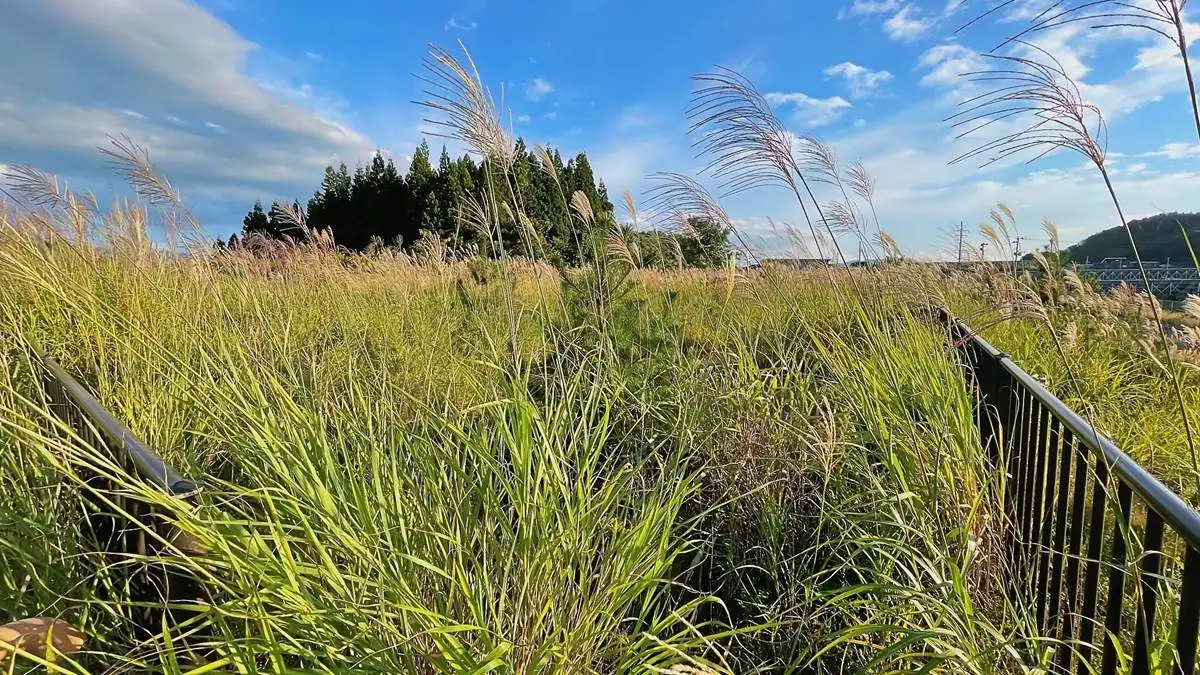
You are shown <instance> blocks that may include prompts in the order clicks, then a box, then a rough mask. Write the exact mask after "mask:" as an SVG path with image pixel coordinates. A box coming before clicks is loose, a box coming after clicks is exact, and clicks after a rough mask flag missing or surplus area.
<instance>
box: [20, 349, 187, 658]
mask: <svg viewBox="0 0 1200 675" xmlns="http://www.w3.org/2000/svg"><path fill="white" fill-rule="evenodd" d="M40 363H41V365H42V367H43V373H42V386H43V391H44V393H45V397H46V400H47V403H48V406H49V409H50V412H51V414H52V415H53V416H54V417H55V418H57V419H58V420H59V421H60V422H62V424H63V425H65V426H66V427H67V428H69V429H70V430H71V431H72V433H73V434H74V435H75V436H77V437H78V438H79V440H80V441H81V442H82V443H83V444H84V445H85V446H87V447H90V448H92V449H94V450H97V451H99V452H101V453H103V455H104V456H106V457H107V458H108V459H110V460H111V461H112V462H113V463H114V464H116V465H117V466H118V467H120V468H121V470H122V471H124V472H126V473H128V475H130V476H131V477H135V478H136V479H138V480H141V481H144V482H145V483H146V484H148V485H149V486H151V487H152V488H154V489H155V490H156V491H158V492H160V493H161V494H163V495H166V496H168V497H170V498H174V499H182V500H187V501H191V500H193V499H194V498H195V496H196V494H197V493H198V492H199V490H200V488H199V486H198V485H197V484H196V483H195V482H194V481H191V480H189V479H186V478H183V477H181V476H180V475H179V474H178V473H176V472H175V470H174V469H172V468H171V467H169V466H167V465H166V464H165V463H164V462H163V461H162V459H161V458H160V457H159V456H158V455H157V454H155V453H154V452H152V451H150V449H149V448H147V447H145V446H144V445H143V444H142V443H141V441H139V440H138V439H137V438H136V437H134V435H133V434H132V433H131V432H130V431H129V430H128V429H126V428H125V427H124V425H122V424H120V423H119V422H117V421H116V420H115V419H114V418H113V417H112V416H111V415H109V414H108V412H107V411H105V410H104V408H103V407H101V406H100V404H99V403H98V402H97V401H96V400H95V398H93V397H92V395H91V394H90V393H89V392H88V391H87V390H86V389H85V388H84V387H83V386H82V385H80V384H79V383H78V382H77V381H76V380H75V379H74V378H72V377H71V376H70V375H69V374H68V373H67V372H66V371H65V370H64V369H63V368H62V366H61V365H59V364H58V362H57V361H55V360H54V359H53V358H50V357H48V356H46V357H42V358H41V360H40ZM80 474H81V478H82V479H83V487H84V495H83V496H84V498H85V499H86V500H87V502H88V503H89V504H90V505H91V508H90V509H89V513H88V515H87V516H86V517H85V519H84V521H83V522H82V523H81V526H82V528H83V530H84V538H85V540H87V541H90V542H91V545H92V546H93V547H94V548H95V552H96V553H97V554H99V555H101V556H102V558H103V560H104V566H105V568H106V569H107V570H108V572H109V573H112V572H113V571H114V570H119V571H121V572H122V577H123V578H122V579H121V581H122V583H123V585H126V586H127V588H128V592H129V600H130V601H131V602H132V603H135V605H143V606H142V607H140V608H136V609H135V613H136V614H137V617H136V618H135V621H134V624H135V627H136V628H137V630H138V631H139V632H140V633H141V635H139V636H138V637H139V638H140V639H144V638H145V637H147V636H150V635H155V634H159V633H161V631H162V622H163V620H164V618H166V619H168V621H170V622H172V623H174V622H176V621H177V620H178V619H181V618H182V617H176V616H173V614H174V612H173V611H172V609H171V607H170V605H171V604H173V603H175V602H178V601H190V602H195V601H196V600H198V599H199V597H198V596H199V590H200V585H199V584H198V583H197V582H196V580H195V579H194V578H192V577H191V576H190V575H188V574H185V573H182V572H181V571H180V570H179V569H178V568H177V566H174V565H171V564H169V563H168V562H166V561H162V562H155V563H149V564H142V565H138V566H137V567H136V568H135V567H132V566H131V565H129V564H128V561H129V559H130V557H131V556H137V557H142V558H165V557H167V556H168V554H169V553H170V551H169V550H168V546H167V545H165V544H164V543H163V542H173V541H175V540H176V539H177V536H176V535H177V532H176V528H175V526H174V525H173V524H172V523H171V522H170V521H169V520H168V519H167V518H166V517H165V515H166V514H162V513H159V512H158V510H157V509H155V508H154V507H153V505H152V504H150V503H147V502H144V501H142V500H138V499H136V498H133V497H132V496H130V495H129V494H128V490H122V489H115V487H114V486H113V485H111V484H110V483H109V481H108V480H107V479H105V478H104V477H103V476H102V475H101V474H100V473H99V472H97V471H93V470H90V469H86V468H84V469H81V470H80ZM110 502H111V503H112V504H113V505H114V506H115V508H113V507H111V506H109V503H110ZM121 512H124V514H128V517H125V516H124V515H122V514H121ZM148 531H149V532H152V533H153V536H148ZM130 570H132V571H130Z"/></svg>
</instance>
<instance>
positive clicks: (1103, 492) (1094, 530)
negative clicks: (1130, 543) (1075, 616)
mask: <svg viewBox="0 0 1200 675" xmlns="http://www.w3.org/2000/svg"><path fill="white" fill-rule="evenodd" d="M1093 476H1094V480H1093V481H1092V513H1091V517H1090V518H1089V519H1088V529H1090V530H1091V536H1090V537H1088V548H1087V558H1085V559H1084V562H1085V563H1086V564H1087V567H1086V568H1085V570H1084V575H1083V605H1082V607H1081V608H1080V612H1079V649H1080V651H1081V652H1082V651H1085V650H1086V653H1083V654H1081V657H1082V659H1083V661H1084V662H1085V663H1086V662H1090V661H1091V658H1092V656H1091V655H1092V653H1093V652H1094V651H1095V644H1094V643H1093V642H1092V638H1093V636H1094V635H1095V630H1096V604H1097V603H1096V590H1097V588H1098V586H1099V583H1100V551H1101V548H1102V545H1103V544H1104V506H1105V504H1107V503H1108V491H1107V486H1108V465H1107V464H1105V463H1104V460H1103V459H1097V461H1096V464H1095V469H1094V470H1093Z"/></svg>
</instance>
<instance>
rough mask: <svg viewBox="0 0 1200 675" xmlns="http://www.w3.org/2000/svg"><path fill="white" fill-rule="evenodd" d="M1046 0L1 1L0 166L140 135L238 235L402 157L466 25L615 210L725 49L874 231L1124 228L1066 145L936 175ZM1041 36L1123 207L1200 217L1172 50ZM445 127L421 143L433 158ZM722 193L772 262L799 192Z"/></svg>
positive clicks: (1134, 35)
mask: <svg viewBox="0 0 1200 675" xmlns="http://www.w3.org/2000/svg"><path fill="white" fill-rule="evenodd" d="M1046 1H1047V0H1021V1H1020V2H1018V3H1015V4H1014V5H1013V6H1012V7H1011V8H1010V10H1009V11H1008V12H1007V13H1006V14H1002V15H998V16H997V21H993V22H989V23H988V24H986V25H981V26H979V27H976V28H973V29H972V30H970V31H967V32H965V33H963V34H960V35H955V34H954V29H955V28H957V27H958V26H959V25H961V23H962V21H963V19H964V18H965V17H966V16H969V15H971V14H973V13H975V12H976V11H977V10H976V9H970V8H968V9H965V10H959V11H955V10H954V5H956V4H957V2H955V1H954V0H951V2H949V4H948V2H947V0H820V1H817V0H739V1H738V2H733V3H731V2H728V1H722V2H700V1H688V2H684V1H682V0H655V1H653V2H647V1H645V0H643V1H641V2H634V1H632V0H560V1H559V2H546V1H542V2H535V1H533V0H509V1H505V2H502V1H501V0H449V1H446V2H421V3H416V2H384V1H383V0H374V1H368V0H344V1H342V2H339V3H336V5H331V4H330V3H328V2H319V1H317V0H287V1H284V0H201V1H199V2H192V1H189V0H5V1H4V2H3V3H0V59H2V60H0V62H3V63H5V64H7V67H6V68H4V69H3V71H2V72H0V166H2V165H17V164H32V165H35V166H38V167H40V168H42V169H44V170H47V171H51V172H54V173H57V174H59V175H61V176H63V177H64V178H66V179H67V180H68V181H69V182H70V184H71V185H72V186H73V187H76V188H86V189H91V190H94V191H95V192H96V193H97V194H98V195H99V196H101V197H104V196H106V195H112V194H114V193H115V192H117V191H118V190H120V188H119V186H118V185H117V181H116V179H115V177H114V176H113V175H112V174H111V172H110V171H109V170H108V169H107V168H106V166H105V163H104V161H103V158H102V157H101V156H100V154H99V153H98V152H97V151H96V149H95V148H96V147H97V146H99V145H103V144H105V143H106V137H107V136H108V135H110V134H119V133H128V134H129V135H130V136H131V137H132V138H133V139H134V140H136V141H137V142H139V143H141V144H142V145H144V146H146V147H148V148H149V150H150V153H151V157H152V158H153V159H154V161H155V163H156V164H157V165H158V167H159V168H160V169H161V170H162V171H163V173H165V174H166V175H167V176H168V177H169V178H170V179H171V180H172V181H173V182H174V183H175V184H176V185H177V186H178V187H179V189H180V191H181V192H182V194H183V197H184V199H185V201H186V202H187V203H188V204H189V206H190V207H191V209H192V210H193V212H194V213H195V214H196V215H197V216H198V217H199V218H200V219H201V220H202V221H203V222H204V223H205V225H206V227H207V228H208V229H209V230H210V232H211V233H213V234H215V235H227V234H228V233H230V232H232V231H233V230H234V229H236V228H239V227H240V220H241V217H242V215H243V214H244V213H245V211H246V210H247V208H248V207H249V205H250V204H252V203H253V201H254V200H255V199H256V198H261V199H263V200H264V201H265V202H269V201H271V200H272V199H287V200H290V199H292V198H299V199H301V201H304V200H305V199H306V198H307V197H308V196H310V195H311V194H312V191H313V190H314V189H315V187H316V186H317V184H318V183H319V181H320V178H321V173H322V169H323V167H324V166H325V165H326V164H329V163H335V162H338V161H345V162H347V163H348V164H351V165H353V164H354V163H355V162H357V161H360V160H363V159H365V158H366V157H367V156H368V155H369V154H370V153H371V152H372V151H374V150H375V149H377V148H378V149H381V150H383V151H384V152H387V153H389V154H391V155H392V156H394V157H396V158H397V160H398V161H399V162H400V163H401V164H402V165H403V164H406V163H407V156H408V155H409V154H410V153H411V152H412V149H413V147H414V146H415V145H416V144H417V143H419V142H420V140H421V139H422V137H423V136H424V135H425V134H426V133H427V132H428V131H429V126H428V125H427V124H426V123H425V122H424V121H423V117H424V116H425V113H424V112H423V110H422V109H421V108H420V107H419V106H417V105H415V104H413V103H412V101H414V100H416V99H420V98H421V97H422V93H421V84H420V82H418V81H417V79H416V78H415V77H414V75H413V74H414V73H416V72H419V71H420V68H421V60H422V58H423V57H424V56H425V54H426V52H427V49H428V44H429V43H431V42H432V43H437V44H439V45H443V46H446V47H455V48H456V42H457V41H458V40H462V41H463V42H464V43H465V45H466V46H467V48H468V49H469V50H470V52H471V54H472V56H473V57H474V59H475V61H476V62H477V64H478V66H479V68H480V70H481V72H482V75H483V78H484V80H485V81H486V82H487V83H488V84H489V85H490V86H491V87H492V88H493V90H494V92H495V93H496V94H497V95H498V96H499V94H500V92H501V91H502V92H503V101H504V106H505V108H506V109H507V110H508V111H509V114H510V115H511V119H512V121H513V126H514V131H515V133H516V134H518V135H521V136H524V137H526V138H527V139H528V140H529V141H530V142H531V143H532V142H536V143H543V144H550V145H553V146H556V147H559V148H560V149H561V150H562V151H563V154H564V155H567V154H568V153H571V154H573V153H575V152H578V151H581V150H584V151H587V152H588V154H589V157H591V159H592V161H593V164H594V165H595V167H596V170H597V172H598V173H599V175H600V176H601V177H602V178H603V179H604V180H605V181H606V182H607V184H608V187H609V191H610V193H611V194H612V195H613V197H614V201H620V200H619V195H620V194H621V193H622V192H623V191H625V190H630V191H632V192H633V193H634V195H635V196H637V195H639V194H641V192H642V191H643V190H644V189H645V187H646V183H645V181H644V177H645V176H646V175H647V174H649V173H651V172H654V171H683V172H689V173H691V172H695V171H696V170H698V169H699V167H700V166H701V165H702V162H700V161H698V160H697V159H696V158H695V157H694V156H693V151H692V149H691V147H690V141H689V139H688V137H687V134H686V128H687V123H686V118H685V112H686V109H687V106H688V99H689V96H690V93H691V87H692V84H691V82H690V80H689V76H690V75H691V74H693V73H696V72H699V71H705V70H709V69H711V68H712V67H713V66H714V65H717V64H721V65H726V66H730V67H733V68H735V69H737V70H739V71H741V72H743V73H744V74H746V75H747V76H748V77H749V78H751V79H752V80H753V81H754V82H755V84H756V85H757V86H758V87H759V88H760V89H761V90H762V91H763V92H764V93H767V94H768V95H769V98H770V99H771V100H772V101H773V102H775V103H776V106H777V112H778V114H779V116H780V117H781V119H783V120H784V121H785V122H786V124H787V125H788V127H789V128H790V129H791V130H792V131H794V132H795V133H796V134H798V135H803V134H806V133H816V134H819V135H821V136H822V137H823V138H825V139H826V140H827V141H829V142H830V143H831V144H832V145H833V146H834V148H835V149H836V150H837V151H838V153H839V156H840V157H841V158H842V159H844V160H846V161H850V160H854V159H862V160H863V161H864V163H865V164H866V166H867V167H868V168H869V169H870V170H871V171H872V172H873V173H874V174H875V179H876V181H877V183H878V185H879V192H878V202H877V206H878V208H879V214H880V219H881V220H882V221H883V224H884V227H885V229H887V230H888V231H889V232H890V233H892V234H893V236H895V238H896V239H897V240H899V242H900V243H901V244H902V246H904V248H906V249H907V250H909V251H910V252H912V253H915V254H922V255H934V254H936V253H937V252H938V251H939V250H940V249H941V248H942V246H943V243H944V240H945V233H946V231H947V230H949V229H950V228H952V227H954V226H956V225H957V224H958V223H959V222H960V221H963V222H965V223H966V224H967V227H968V231H969V235H968V237H969V238H970V239H972V240H978V236H977V235H976V234H975V226H976V225H977V224H978V223H980V222H984V221H985V220H986V219H987V216H988V211H989V209H990V208H991V207H992V206H994V204H995V203H996V202H997V201H1003V202H1005V203H1007V204H1008V205H1009V206H1010V207H1012V208H1013V209H1014V211H1015V212H1016V213H1017V216H1018V218H1019V219H1020V221H1021V225H1022V228H1023V232H1024V233H1025V234H1027V235H1028V237H1029V239H1030V241H1031V242H1033V243H1035V244H1036V243H1037V237H1038V236H1039V232H1038V231H1037V230H1038V224H1039V222H1040V221H1041V219H1042V218H1043V217H1049V218H1052V219H1053V220H1055V221H1056V222H1057V223H1058V224H1059V226H1060V228H1061V229H1062V232H1063V239H1064V240H1066V241H1068V242H1069V241H1074V240H1078V239H1080V238H1082V237H1083V236H1086V235H1087V234H1089V233H1091V232H1094V231H1097V230H1100V229H1103V228H1104V227H1109V226H1111V225H1113V224H1115V222H1116V221H1115V216H1114V215H1113V213H1112V209H1111V207H1110V206H1109V205H1108V204H1107V202H1106V201H1105V200H1106V196H1105V194H1104V192H1103V191H1102V188H1101V187H1100V186H1099V184H1098V183H1097V182H1096V181H1095V179H1094V175H1093V174H1092V173H1091V172H1090V171H1088V170H1087V169H1086V168H1085V167H1084V166H1082V161H1081V159H1080V158H1078V157H1075V156H1068V155H1066V154H1065V153H1061V154H1059V155H1056V156H1052V157H1050V158H1048V159H1046V160H1044V161H1042V162H1039V163H1037V164H1035V165H1033V166H1024V165H1019V164H1009V165H1005V166H996V167H991V168H989V169H986V170H978V169H976V168H975V167H974V166H948V165H947V161H948V160H949V159H950V158H952V157H954V156H955V155H957V154H958V153H959V152H961V150H962V149H963V148H964V144H963V143H962V142H956V141H954V140H953V139H952V138H951V134H950V129H949V127H948V126H947V124H946V123H944V122H943V121H942V120H943V119H944V118H945V117H946V116H948V115H949V114H952V113H953V111H954V107H953V104H954V103H955V102H957V101H958V100H960V99H961V98H962V97H963V96H965V95H968V94H969V93H971V89H970V87H969V85H968V84H967V83H965V82H964V81H963V80H962V78H960V77H958V75H959V74H960V73H962V72H966V71H968V70H971V69H972V68H976V67H978V66H979V64H980V57H979V55H978V51H979V50H981V49H986V48H989V47H991V46H992V45H993V44H994V43H995V42H996V40H997V38H998V37H999V36H1001V35H1004V34H1006V33H1009V32H1012V30H1013V28H1014V27H1015V26H1017V25H1019V24H1018V23H1017V21H1018V20H1019V19H1020V18H1021V17H1020V16H1019V13H1020V12H1027V11H1029V10H1030V9H1031V8H1036V7H1037V6H1039V5H1044V4H1045V2H1046ZM1138 1H1139V2H1146V3H1152V2H1153V1H1154V0H1138ZM970 2H971V3H973V5H974V6H975V7H976V8H978V7H982V6H983V5H984V3H985V2H987V0H970ZM1192 11H1193V12H1195V11H1196V10H1194V9H1193V10H1192ZM1190 18H1191V19H1192V20H1193V21H1195V20H1196V17H1195V16H1194V15H1193V16H1192V17H1190ZM1191 33H1192V36H1200V26H1194V27H1193V28H1192V31H1191ZM1039 41H1040V44H1042V45H1043V46H1045V47H1047V48H1048V49H1050V50H1051V51H1052V52H1053V53H1054V54H1055V55H1056V56H1057V57H1058V58H1059V59H1060V60H1061V61H1062V62H1063V64H1064V66H1065V67H1066V68H1067V69H1068V70H1069V71H1070V72H1071V74H1072V75H1073V76H1075V77H1076V78H1077V79H1078V80H1079V82H1080V84H1081V88H1082V90H1083V94H1084V97H1085V98H1086V99H1087V100H1089V101H1090V102H1093V103H1096V104H1097V105H1099V106H1100V107H1101V108H1102V109H1103V110H1104V112H1105V115H1106V116H1107V117H1108V118H1109V122H1110V140H1109V151H1110V166H1111V169H1112V171H1113V173H1114V175H1115V177H1116V182H1117V189H1118V191H1119V193H1120V196H1121V198H1122V199H1123V201H1124V202H1125V207H1126V209H1127V211H1128V212H1129V213H1130V214H1131V215H1133V216H1138V215H1146V214H1149V213H1154V212H1158V211H1161V210H1180V211H1183V210H1200V145H1197V143H1196V136H1195V130H1194V127H1193V126H1192V125H1191V122H1190V116H1189V111H1188V107H1187V103H1186V98H1185V81H1184V78H1183V75H1182V68H1181V63H1180V61H1179V58H1178V56H1177V55H1174V56H1173V55H1172V52H1171V50H1170V45H1168V44H1166V43H1164V42H1162V41H1161V39H1156V38H1154V37H1153V36H1152V35H1151V34H1150V33H1148V32H1146V31H1122V32H1116V31H1109V32H1107V33H1094V32H1093V33H1091V34H1089V33H1088V32H1087V31H1086V30H1085V29H1084V27H1082V26H1073V27H1065V28H1063V29H1059V30H1056V31H1053V32H1051V33H1047V34H1044V35H1042V36H1041V37H1039ZM441 142H442V141H441V140H439V139H431V144H432V145H434V146H435V152H436V146H437V145H438V144H440V143H441ZM451 145H452V147H451V149H452V150H458V148H455V147H453V144H451ZM726 206H727V210H728V211H729V213H730V214H731V216H732V217H733V218H734V219H735V221H736V222H737V224H738V226H739V228H741V229H742V230H743V232H744V234H745V235H746V236H747V237H748V238H750V239H751V240H752V241H754V242H755V243H756V245H759V246H762V247H763V248H765V249H768V250H769V251H770V252H771V253H775V254H782V253H785V249H787V248H788V246H789V245H788V244H787V243H786V242H785V241H784V240H783V239H782V238H781V237H779V236H777V235H776V234H774V232H773V230H772V229H771V227H770V226H769V225H768V220H767V219H768V218H772V219H775V220H776V221H782V222H788V223H798V222H799V218H800V215H799V209H798V207H797V206H796V205H795V204H794V202H792V201H790V200H789V198H788V196H787V195H784V194H781V193H778V192H773V191H770V190H764V191H759V192H755V193H750V194H743V195H739V196H737V197H736V198H734V199H732V200H730V201H729V202H728V203H727V204H726ZM619 210H620V209H619Z"/></svg>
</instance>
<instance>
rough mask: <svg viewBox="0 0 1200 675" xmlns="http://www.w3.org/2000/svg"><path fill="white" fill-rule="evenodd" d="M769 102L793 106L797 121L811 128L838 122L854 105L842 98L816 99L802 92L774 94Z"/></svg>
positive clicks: (768, 95)
mask: <svg viewBox="0 0 1200 675" xmlns="http://www.w3.org/2000/svg"><path fill="white" fill-rule="evenodd" d="M766 98H767V102H769V103H770V104H772V105H778V106H791V107H792V109H793V112H794V113H795V115H796V119H797V121H799V122H800V123H801V124H804V125H806V126H810V127H821V126H825V125H826V124H830V123H832V122H834V121H836V120H837V119H838V118H839V117H841V116H842V113H844V112H846V111H847V110H849V109H850V108H852V107H853V105H852V104H851V103H850V102H849V101H847V100H846V99H844V98H842V97H841V96H831V97H829V98H814V97H812V96H809V95H808V94H804V93H800V92H787V93H785V92H772V93H769V94H767V96H766Z"/></svg>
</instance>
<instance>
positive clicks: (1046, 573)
mask: <svg viewBox="0 0 1200 675" xmlns="http://www.w3.org/2000/svg"><path fill="white" fill-rule="evenodd" d="M1061 443H1062V426H1061V425H1060V423H1059V421H1058V418H1057V417H1054V416H1053V415H1051V416H1050V426H1049V429H1048V432H1047V437H1046V487H1045V489H1044V490H1043V493H1044V495H1045V496H1044V497H1043V498H1042V499H1043V503H1042V509H1041V513H1040V518H1041V521H1040V524H1041V525H1040V531H1039V540H1038V568H1037V599H1038V601H1037V622H1038V630H1039V631H1043V630H1045V628H1046V619H1045V616H1046V602H1047V599H1048V598H1047V597H1046V593H1047V591H1048V590H1049V588H1048V587H1049V585H1050V578H1049V577H1050V558H1051V557H1053V552H1052V551H1051V549H1050V537H1051V534H1052V532H1051V530H1052V528H1053V527H1054V513H1055V511H1056V510H1057V504H1056V503H1055V497H1057V496H1058V483H1057V482H1056V481H1057V480H1058V464H1059V460H1058V456H1059V455H1060V454H1061V452H1060V449H1059V445H1060V444H1061Z"/></svg>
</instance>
